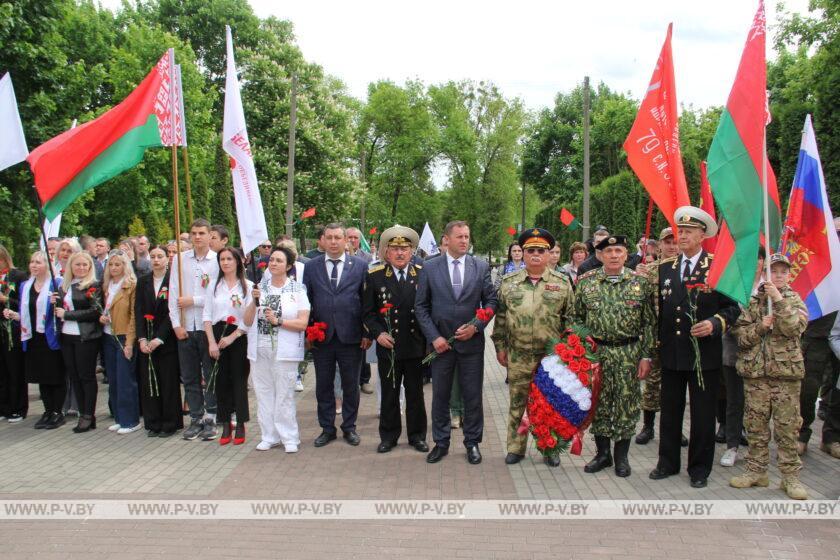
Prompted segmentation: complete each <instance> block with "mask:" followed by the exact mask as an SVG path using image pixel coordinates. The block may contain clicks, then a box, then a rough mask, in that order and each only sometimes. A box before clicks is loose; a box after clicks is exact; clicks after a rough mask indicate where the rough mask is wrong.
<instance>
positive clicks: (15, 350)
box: [0, 245, 29, 424]
mask: <svg viewBox="0 0 840 560" xmlns="http://www.w3.org/2000/svg"><path fill="white" fill-rule="evenodd" d="M24 280H26V274H25V273H24V272H23V271H21V270H18V269H16V268H15V263H13V262H12V256H11V255H10V254H9V251H7V250H6V248H5V247H4V246H2V245H0V313H3V317H2V318H0V327H2V328H0V420H1V419H3V418H7V419H8V421H9V422H10V423H12V424H14V423H17V422H20V421H22V420H23V419H24V418H26V414H27V412H29V394H28V391H27V387H26V375H25V373H24V366H23V350H22V349H21V346H20V324H19V323H18V322H17V321H15V320H12V319H9V318H8V317H6V316H5V313H4V312H5V310H7V309H8V310H13V311H14V310H17V309H18V307H19V306H20V284H21V283H22V282H23V281H24Z"/></svg>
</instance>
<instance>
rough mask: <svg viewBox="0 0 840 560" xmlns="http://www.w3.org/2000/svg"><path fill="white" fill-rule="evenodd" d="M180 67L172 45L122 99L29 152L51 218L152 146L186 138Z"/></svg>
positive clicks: (137, 158) (47, 215)
mask: <svg viewBox="0 0 840 560" xmlns="http://www.w3.org/2000/svg"><path fill="white" fill-rule="evenodd" d="M175 72H176V70H175V54H174V50H173V49H169V51H167V52H166V54H164V55H163V57H162V58H161V59H160V60H159V61H158V63H157V64H156V65H155V67H154V68H153V69H152V71H151V72H150V73H149V75H148V76H146V78H145V79H144V80H143V81H142V82H141V83H140V85H139V86H137V89H135V90H134V91H133V92H131V94H129V96H128V97H126V98H125V99H124V100H123V101H122V102H121V103H120V104H119V105H117V106H115V107H114V108H113V109H111V110H110V111H108V112H106V113H104V114H103V115H101V116H99V117H97V118H96V119H94V120H92V121H90V122H87V123H85V124H83V125H81V126H78V127H76V128H73V129H71V130H68V131H66V132H64V133H63V134H59V135H58V136H56V137H55V138H52V139H51V140H48V141H47V142H45V143H44V144H41V145H40V146H38V148H36V149H35V150H33V151H32V153H31V154H29V157H28V158H27V161H28V162H29V165H30V166H31V167H32V173H33V174H34V175H35V189H36V190H37V192H38V196H39V197H40V200H41V204H42V205H43V207H44V214H45V215H46V217H47V219H50V220H52V219H53V218H54V217H55V216H57V215H58V214H60V213H61V212H62V211H63V210H64V209H65V208H66V207H67V206H69V205H70V204H71V203H72V202H73V201H75V200H76V199H77V198H79V197H80V196H82V195H83V194H84V193H86V192H87V191H89V190H90V189H92V188H94V187H96V186H97V185H100V184H102V183H104V182H105V181H107V180H108V179H111V178H112V177H115V176H116V175H119V174H120V173H122V172H123V171H126V170H128V169H131V168H132V167H134V166H135V165H137V164H138V163H140V161H141V160H142V159H143V154H144V153H145V151H146V149H147V148H153V147H158V146H171V145H173V144H174V145H184V144H185V143H186V134H185V132H186V131H185V127H184V120H183V115H182V113H181V109H180V107H181V92H180V90H179V88H177V87H173V84H176V83H177V82H176V77H175Z"/></svg>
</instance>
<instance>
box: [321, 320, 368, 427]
mask: <svg viewBox="0 0 840 560" xmlns="http://www.w3.org/2000/svg"><path fill="white" fill-rule="evenodd" d="M364 357H365V351H364V350H362V349H361V347H360V346H359V343H352V344H344V343H343V342H341V341H340V340H338V337H337V336H333V337H332V339H331V340H330V341H328V342H321V343H318V344H317V345H316V346H315V347H314V348H313V349H312V360H313V362H314V363H315V397H316V399H317V400H318V424H319V425H320V426H321V429H322V430H323V431H325V432H327V433H328V434H334V433H335V432H336V430H335V392H334V390H333V386H334V383H335V364H336V362H338V367H339V371H340V372H341V390H342V392H343V393H344V400H343V402H342V403H341V411H342V415H341V416H342V421H341V431H342V432H345V433H347V432H351V431H356V418H357V416H358V415H359V376H360V374H361V371H362V360H363V359H364Z"/></svg>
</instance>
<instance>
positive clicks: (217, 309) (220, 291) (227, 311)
mask: <svg viewBox="0 0 840 560" xmlns="http://www.w3.org/2000/svg"><path fill="white" fill-rule="evenodd" d="M245 283H246V284H247V289H246V290H245V293H244V294H243V293H242V285H241V284H240V283H239V281H238V280H237V282H236V284H234V285H233V288H229V287H228V285H227V282H225V280H224V279H222V281H221V282H219V285H218V286H216V282H215V280H214V281H213V283H212V284H210V286H209V287H208V288H207V297H206V298H205V299H204V311H203V320H204V321H210V323H211V324H213V325H215V324H216V323H218V322H219V321H225V320H226V319H227V318H228V317H231V316H232V317H234V318H235V319H236V326H237V327H238V328H239V330H241V331H243V332H248V327H246V326H245V321H244V317H245V307H247V306H248V304H249V303H251V299H252V297H251V288H253V287H254V284H253V283H252V282H251V281H250V280H245ZM229 332H230V333H232V332H233V327H231V328H230V329H229Z"/></svg>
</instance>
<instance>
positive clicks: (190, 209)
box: [181, 146, 193, 223]
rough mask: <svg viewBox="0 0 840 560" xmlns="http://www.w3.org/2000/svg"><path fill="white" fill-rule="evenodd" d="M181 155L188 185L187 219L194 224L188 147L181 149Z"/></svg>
mask: <svg viewBox="0 0 840 560" xmlns="http://www.w3.org/2000/svg"><path fill="white" fill-rule="evenodd" d="M181 155H182V156H183V158H184V181H185V182H186V184H187V218H189V220H188V221H189V222H190V223H192V222H193V207H192V191H191V190H190V152H189V149H188V148H187V147H186V146H182V147H181Z"/></svg>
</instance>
